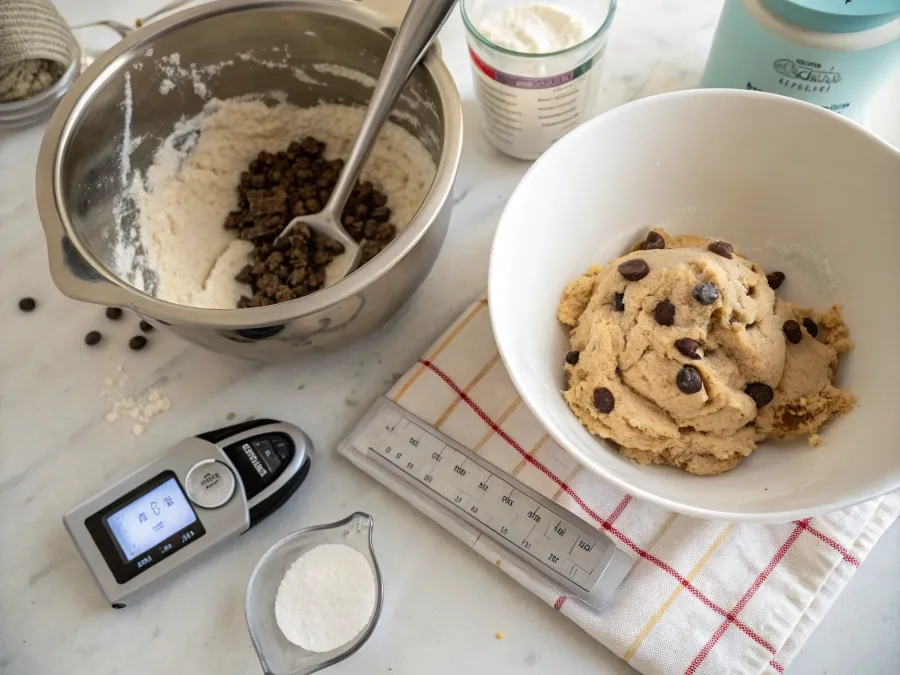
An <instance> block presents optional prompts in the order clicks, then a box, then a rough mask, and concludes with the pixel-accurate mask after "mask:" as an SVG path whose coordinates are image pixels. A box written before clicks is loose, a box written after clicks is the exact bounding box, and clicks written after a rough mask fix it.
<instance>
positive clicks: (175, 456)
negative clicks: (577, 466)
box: [63, 398, 635, 609]
mask: <svg viewBox="0 0 900 675" xmlns="http://www.w3.org/2000/svg"><path fill="white" fill-rule="evenodd" d="M311 450H312V444H311V442H310V440H309V438H308V437H307V436H306V434H304V433H303V432H302V431H301V430H300V429H298V428H297V427H295V426H293V425H291V424H286V423H282V422H276V421H273V420H254V421H250V422H245V423H242V424H237V425H234V426H230V427H226V428H224V429H218V430H215V431H211V432H207V433H205V434H200V435H199V436H196V437H193V438H189V439H187V440H185V441H182V442H181V443H178V444H177V445H175V446H173V447H172V448H170V449H169V450H168V451H167V452H166V453H164V454H163V455H162V456H161V457H160V458H159V459H157V460H155V461H153V462H151V463H149V464H147V465H146V466H144V467H142V468H141V469H138V470H137V471H136V472H134V473H133V474H131V475H130V476H128V477H126V478H124V479H122V480H121V481H119V482H118V483H116V484H115V485H114V486H112V487H111V488H109V489H107V490H104V491H103V492H101V493H100V494H98V495H97V496H95V497H92V498H91V499H89V500H88V501H86V502H84V503H83V504H81V505H80V506H77V507H76V508H74V509H72V510H71V511H70V512H69V513H67V514H66V515H65V516H64V518H63V521H64V522H65V525H66V528H67V529H68V531H69V534H70V535H71V536H72V539H73V540H74V541H75V544H76V546H77V547H78V551H79V552H80V553H81V556H82V557H83V558H84V560H85V562H86V563H87V565H88V567H89V568H90V570H91V573H92V574H93V575H94V578H95V579H96V581H97V584H98V585H99V586H100V588H101V590H102V591H103V594H104V595H105V596H106V598H107V600H108V601H109V602H110V603H111V604H112V606H113V607H114V608H117V609H118V608H122V607H125V606H126V604H128V603H129V602H131V601H133V600H135V599H137V598H139V597H140V596H142V595H144V594H145V593H147V592H148V591H150V590H151V589H152V588H153V587H154V586H155V585H156V584H157V583H158V582H160V581H162V580H164V579H168V578H169V577H171V576H174V574H176V573H177V572H179V571H181V570H183V569H185V568H186V567H187V565H188V564H190V563H193V562H195V561H197V560H198V559H199V558H200V557H201V556H203V555H204V554H206V553H207V552H209V551H211V550H212V549H213V548H215V547H216V546H218V545H219V544H221V543H223V542H225V541H228V540H230V539H232V538H234V537H236V536H237V535H239V534H242V533H243V532H245V531H246V530H248V529H249V528H251V527H253V526H254V525H255V524H256V523H258V522H259V521H260V520H262V519H263V518H265V517H266V516H268V515H269V514H270V513H272V512H274V511H275V510H276V509H278V508H279V507H280V506H281V505H282V504H284V502H285V501H287V499H288V498H289V497H290V496H291V495H292V494H293V493H294V492H295V491H296V489H297V488H298V487H299V486H300V483H302V482H303V480H304V478H306V475H307V474H308V472H309V465H310V459H309V455H310V452H311ZM338 450H339V452H340V453H341V454H343V455H345V456H348V457H350V458H351V460H352V461H353V462H354V463H356V464H357V465H359V466H361V468H363V469H364V470H366V471H367V472H369V473H370V474H371V475H373V476H374V477H376V478H377V479H379V480H380V481H381V482H382V483H383V484H385V485H386V486H387V487H388V488H390V489H392V490H393V491H395V492H397V493H398V494H400V495H401V496H403V497H405V498H406V499H407V500H408V501H411V502H413V503H415V500H413V499H411V498H410V496H409V495H407V494H404V492H405V490H401V489H400V488H399V487H398V486H405V488H406V489H411V490H412V491H414V494H416V495H417V496H418V498H419V499H424V500H425V502H424V503H427V504H428V505H429V508H428V509H422V510H425V511H426V513H429V515H432V517H434V515H435V513H438V514H440V515H441V516H442V518H435V519H436V520H439V522H442V524H444V525H445V527H446V519H447V518H449V519H451V520H452V521H453V522H458V523H465V524H467V525H468V526H469V527H470V528H474V531H476V532H477V533H478V534H477V537H475V539H474V540H471V541H470V544H471V545H472V546H473V547H475V545H476V544H477V543H478V540H479V539H480V538H481V537H487V538H488V539H489V540H491V541H492V542H494V543H495V544H497V545H498V546H500V547H501V548H503V549H504V550H506V551H507V552H508V553H510V554H512V555H513V556H515V557H516V558H517V559H518V560H519V561H521V562H522V563H523V564H524V565H525V566H527V567H529V568H531V569H533V570H536V571H537V572H538V573H539V574H541V575H543V576H544V577H545V578H546V579H547V580H549V581H551V582H553V583H555V584H556V585H558V586H559V587H561V588H562V589H564V591H565V592H567V593H569V594H572V595H575V596H578V597H580V598H582V599H583V600H585V601H586V602H588V603H589V604H591V605H593V606H600V605H601V604H603V603H604V602H605V601H606V599H607V598H608V597H609V596H610V595H611V594H612V592H613V591H614V590H615V589H616V588H617V587H618V585H619V583H620V582H621V581H622V579H623V578H624V577H625V575H626V574H627V573H628V571H629V570H630V569H631V567H632V565H633V564H634V562H635V559H634V557H633V556H632V555H631V554H630V553H628V552H626V551H624V550H623V549H620V548H618V547H617V546H616V545H615V544H614V543H613V541H612V540H611V539H609V538H608V537H607V536H606V535H604V534H603V533H601V532H598V531H597V530H596V529H594V528H593V527H591V526H590V525H588V524H587V523H585V522H583V521H581V520H580V519H579V518H577V517H576V516H574V515H572V514H571V513H569V512H568V511H566V510H565V509H564V508H562V507H561V506H559V505H558V504H554V503H553V502H552V501H550V500H548V499H546V498H544V497H543V496H542V495H540V494H538V493H537V492H535V491H534V490H532V489H531V488H529V487H527V486H526V485H523V484H522V483H520V482H519V481H517V480H516V479H515V478H513V477H512V476H510V475H509V474H505V473H499V472H498V471H497V470H496V467H493V466H492V465H491V464H490V463H489V462H487V461H485V460H484V459H482V458H480V457H478V456H477V455H476V454H474V453H473V452H471V451H470V450H468V449H467V448H465V447H463V446H462V445H460V444H459V443H457V442H455V441H454V440H452V439H451V438H449V437H448V436H446V435H444V434H442V433H441V432H440V431H437V430H436V429H434V428H433V427H431V426H429V425H428V424H426V423H424V422H423V421H422V420H420V419H419V418H417V417H415V416H414V415H412V414H411V413H409V412H408V411H406V410H404V409H403V408H401V407H400V406H398V405H397V404H395V403H393V402H392V401H390V400H388V399H386V398H380V399H378V400H377V401H376V402H375V404H374V405H373V406H372V408H371V409H370V410H369V411H368V412H367V413H366V414H365V416H364V417H363V418H362V419H361V420H360V421H359V423H358V424H357V425H356V427H355V428H354V429H353V431H352V432H351V433H350V434H349V436H348V437H347V438H346V439H345V440H344V441H343V442H342V443H341V444H340V447H339V448H338ZM383 472H386V473H383ZM384 475H390V476H392V477H393V478H394V481H388V480H384V478H383V476H384ZM398 481H399V482H398ZM417 506H418V505H417ZM419 508H420V509H421V506H419ZM448 529H449V528H448Z"/></svg>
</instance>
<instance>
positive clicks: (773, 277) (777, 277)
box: [766, 272, 784, 291]
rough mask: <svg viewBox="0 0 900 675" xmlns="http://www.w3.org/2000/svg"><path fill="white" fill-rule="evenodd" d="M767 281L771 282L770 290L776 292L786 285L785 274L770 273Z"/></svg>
mask: <svg viewBox="0 0 900 675" xmlns="http://www.w3.org/2000/svg"><path fill="white" fill-rule="evenodd" d="M766 281H768V282H769V288H771V289H772V290H773V291H774V290H775V289H777V288H778V287H779V286H781V284H783V283H784V272H770V273H769V274H767V275H766Z"/></svg>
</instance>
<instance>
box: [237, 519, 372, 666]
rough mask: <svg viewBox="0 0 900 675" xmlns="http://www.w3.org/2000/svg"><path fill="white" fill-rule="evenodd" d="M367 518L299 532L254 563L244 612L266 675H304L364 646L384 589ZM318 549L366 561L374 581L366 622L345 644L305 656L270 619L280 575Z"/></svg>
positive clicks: (370, 524) (346, 520)
mask: <svg viewBox="0 0 900 675" xmlns="http://www.w3.org/2000/svg"><path fill="white" fill-rule="evenodd" d="M374 526H375V522H374V521H373V520H372V516H370V515H368V514H366V513H360V512H357V513H354V514H352V515H350V516H349V517H347V518H344V519H343V520H339V521H338V522H336V523H330V524H327V525H316V526H314V527H307V528H305V529H303V530H298V531H297V532H294V533H293V534H289V535H288V536H286V537H285V538H284V539H282V540H281V541H279V542H277V543H276V544H275V545H274V546H272V547H271V548H270V549H269V550H268V551H266V552H265V554H263V557H262V558H260V559H259V562H258V563H257V564H256V567H255V568H254V570H253V573H252V574H251V575H250V581H249V583H248V584H247V596H246V599H245V611H246V615H247V628H248V629H249V631H250V639H251V640H252V641H253V648H254V649H255V650H256V654H257V656H258V657H259V662H260V664H261V665H262V668H263V672H265V673H266V675H308V673H315V672H317V671H319V670H322V669H323V668H327V667H328V666H332V665H334V664H335V663H338V662H339V661H343V660H344V659H346V658H347V657H348V656H350V655H351V654H353V653H354V652H355V651H356V650H358V649H359V648H360V647H362V646H363V644H365V642H366V640H368V639H369V636H370V635H372V631H373V630H375V625H376V624H377V623H378V618H379V617H380V616H381V607H382V600H383V597H384V585H383V583H382V580H381V570H379V568H378V562H377V561H376V560H375V549H374V547H373V545H372V530H373V528H374ZM323 544H344V545H345V546H349V547H351V548H353V549H355V550H356V551H358V552H359V553H361V554H362V556H363V557H364V558H365V559H366V560H367V561H368V563H369V566H370V567H371V569H372V574H373V575H374V576H375V607H374V609H373V611H372V617H371V618H370V619H369V623H368V624H366V626H365V627H364V628H363V629H362V630H361V631H360V632H359V634H357V636H356V637H355V638H353V639H352V640H350V642H348V643H346V644H344V645H342V646H340V647H338V648H337V649H333V650H332V651H330V652H322V653H317V652H310V651H307V650H305V649H303V648H302V647H299V646H297V645H295V644H294V643H292V642H290V641H288V639H287V638H286V637H284V635H283V634H282V632H281V629H280V628H279V627H278V623H277V622H276V620H275V594H276V593H277V592H278V586H279V584H280V583H281V580H282V579H283V578H284V574H285V572H287V571H288V568H289V567H290V566H291V565H293V564H294V562H295V561H296V560H297V559H298V558H299V557H300V556H302V555H303V554H304V553H307V552H308V551H311V550H312V549H314V548H316V547H318V546H321V545H323Z"/></svg>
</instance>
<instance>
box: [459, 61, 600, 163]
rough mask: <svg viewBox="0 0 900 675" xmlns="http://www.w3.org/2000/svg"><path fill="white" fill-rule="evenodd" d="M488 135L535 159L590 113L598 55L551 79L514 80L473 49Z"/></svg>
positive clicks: (508, 149)
mask: <svg viewBox="0 0 900 675" xmlns="http://www.w3.org/2000/svg"><path fill="white" fill-rule="evenodd" d="M469 54H470V56H471V58H472V67H473V71H474V73H475V87H476V93H477V95H478V102H479V103H480V104H481V112H482V115H483V118H484V128H485V133H487V135H488V137H489V138H490V140H491V141H492V142H493V143H494V145H496V146H497V147H498V148H499V149H500V150H502V151H503V152H506V153H508V154H510V155H513V156H514V157H521V158H523V159H534V158H536V157H538V156H539V155H540V154H541V153H542V152H544V150H546V149H547V148H548V147H550V145H552V144H553V143H554V142H555V141H557V140H559V139H560V138H562V136H564V135H565V134H566V133H567V132H569V131H571V130H572V129H574V128H575V127H577V126H578V125H579V124H580V123H581V122H582V121H584V118H585V116H586V114H587V113H588V112H589V105H590V103H591V101H592V100H593V97H594V93H595V91H596V87H595V85H596V82H595V78H594V75H595V74H599V70H600V69H599V68H595V67H594V66H596V65H597V62H598V61H599V59H600V54H599V53H598V54H596V55H595V56H594V57H593V58H591V59H589V60H587V61H585V62H584V63H582V64H581V65H579V66H578V67H576V68H575V69H574V70H571V71H568V72H565V73H560V74H558V75H552V76H547V77H525V76H522V75H511V74H509V73H504V72H501V71H499V70H496V69H495V68H492V67H491V66H489V65H488V64H487V63H485V62H484V61H483V60H482V59H481V58H479V57H478V55H477V54H475V52H474V51H472V50H471V49H470V50H469Z"/></svg>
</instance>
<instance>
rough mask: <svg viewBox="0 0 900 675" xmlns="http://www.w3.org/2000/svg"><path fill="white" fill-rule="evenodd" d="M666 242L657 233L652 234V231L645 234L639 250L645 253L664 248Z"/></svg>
mask: <svg viewBox="0 0 900 675" xmlns="http://www.w3.org/2000/svg"><path fill="white" fill-rule="evenodd" d="M665 247H666V240H665V239H663V236H662V235H661V234H660V233H659V232H653V231H652V230H651V231H650V232H648V233H647V238H646V239H644V243H643V244H641V248H642V249H644V250H645V251H650V250H653V249H655V248H665Z"/></svg>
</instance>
